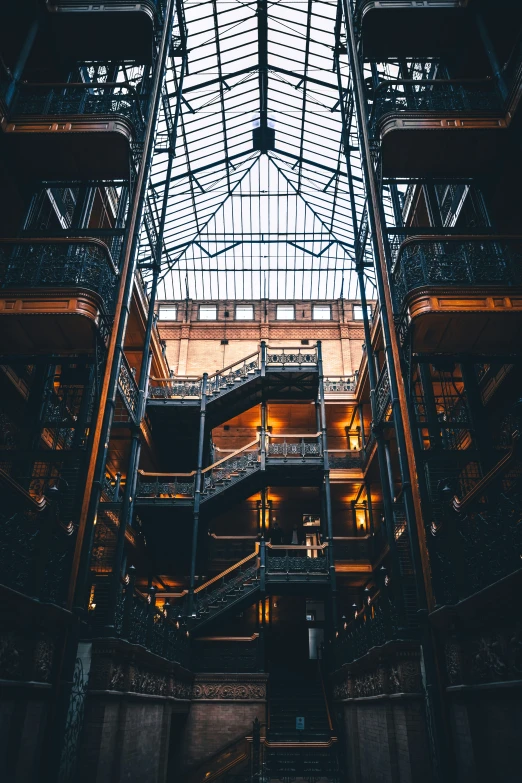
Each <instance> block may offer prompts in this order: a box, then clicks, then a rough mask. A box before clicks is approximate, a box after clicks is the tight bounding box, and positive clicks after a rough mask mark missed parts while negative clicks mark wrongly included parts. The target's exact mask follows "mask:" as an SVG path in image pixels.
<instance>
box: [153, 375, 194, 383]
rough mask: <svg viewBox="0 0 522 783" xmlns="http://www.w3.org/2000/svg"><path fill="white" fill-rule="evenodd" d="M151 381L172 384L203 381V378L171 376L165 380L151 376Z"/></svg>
mask: <svg viewBox="0 0 522 783" xmlns="http://www.w3.org/2000/svg"><path fill="white" fill-rule="evenodd" d="M150 379H151V381H170V383H172V382H173V381H201V380H202V379H201V377H200V376H199V377H198V376H197V375H169V376H167V377H165V378H162V377H160V376H156V375H151V376H150Z"/></svg>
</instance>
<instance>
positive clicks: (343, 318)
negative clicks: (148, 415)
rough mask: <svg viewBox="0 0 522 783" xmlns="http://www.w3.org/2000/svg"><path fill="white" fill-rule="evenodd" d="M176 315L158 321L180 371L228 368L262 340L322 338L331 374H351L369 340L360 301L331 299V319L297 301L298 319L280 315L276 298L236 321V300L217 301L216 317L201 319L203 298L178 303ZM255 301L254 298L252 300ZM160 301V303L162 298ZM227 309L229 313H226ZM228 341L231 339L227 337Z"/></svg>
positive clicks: (280, 342) (286, 342)
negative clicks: (357, 310)
mask: <svg viewBox="0 0 522 783" xmlns="http://www.w3.org/2000/svg"><path fill="white" fill-rule="evenodd" d="M169 304H176V305H177V318H176V319H175V320H172V321H163V320H160V321H159V322H158V327H159V333H160V337H161V339H162V340H165V342H166V355H167V360H168V362H169V366H170V369H171V370H172V371H174V373H175V374H176V375H189V376H190V375H197V376H199V375H201V374H202V373H203V372H209V373H212V372H215V371H216V370H220V369H222V368H223V367H227V366H228V365H229V364H232V363H233V362H235V361H238V360H239V359H242V358H244V357H245V356H248V355H249V354H251V353H253V352H255V351H257V350H258V347H259V343H260V341H261V340H266V341H267V343H269V344H270V345H272V346H274V347H278V346H291V347H294V346H295V347H299V346H301V340H309V341H310V344H313V343H315V341H316V340H321V341H322V344H323V359H324V370H325V374H326V375H351V374H352V373H353V372H355V370H357V369H358V368H359V365H360V362H361V357H362V344H363V342H364V335H363V328H362V323H361V321H359V320H354V317H353V314H354V310H353V308H354V305H357V304H358V302H357V301H355V300H354V301H341V300H338V301H331V302H328V303H327V304H329V305H330V308H331V320H329V321H316V320H315V321H314V320H313V317H312V303H311V302H300V301H295V302H292V304H294V306H295V320H292V321H280V320H277V319H276V303H275V302H267V303H265V302H259V301H256V302H254V303H253V305H254V320H252V321H236V320H235V303H234V302H224V301H220V302H215V303H213V304H216V305H217V318H216V320H215V321H200V320H199V306H200V304H204V303H202V302H194V301H190V302H189V303H188V305H187V303H185V302H173V303H169ZM249 304H252V303H249ZM160 305H161V303H160ZM225 312H227V313H228V316H226V317H225ZM224 340H227V341H228V343H227V344H222V341H224Z"/></svg>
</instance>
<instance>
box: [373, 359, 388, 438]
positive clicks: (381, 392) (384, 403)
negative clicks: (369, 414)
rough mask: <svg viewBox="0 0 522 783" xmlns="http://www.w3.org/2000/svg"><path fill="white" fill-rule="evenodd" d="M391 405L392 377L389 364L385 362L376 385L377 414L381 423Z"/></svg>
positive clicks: (377, 418)
mask: <svg viewBox="0 0 522 783" xmlns="http://www.w3.org/2000/svg"><path fill="white" fill-rule="evenodd" d="M389 405H390V377H389V375H388V365H387V364H384V365H383V368H382V370H381V374H380V376H379V380H378V381H377V386H376V387H375V416H376V421H377V423H378V424H380V423H381V422H382V420H383V418H384V416H385V414H386V412H387V410H388V408H389Z"/></svg>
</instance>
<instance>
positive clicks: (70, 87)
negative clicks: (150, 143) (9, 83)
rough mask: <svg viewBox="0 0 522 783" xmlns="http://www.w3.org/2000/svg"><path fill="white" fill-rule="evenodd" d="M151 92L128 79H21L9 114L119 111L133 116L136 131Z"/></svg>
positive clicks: (61, 114)
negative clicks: (34, 81) (37, 81)
mask: <svg viewBox="0 0 522 783" xmlns="http://www.w3.org/2000/svg"><path fill="white" fill-rule="evenodd" d="M148 99H149V96H148V95H145V94H140V93H138V92H137V91H136V89H135V88H134V87H133V86H132V85H131V84H127V83H125V82H65V83H41V84H27V83H22V84H20V86H19V87H18V91H17V93H16V95H15V98H14V100H13V103H12V104H11V107H10V116H12V117H25V116H34V115H37V116H44V117H47V116H64V115H99V114H111V115H114V114H117V115H119V116H122V117H125V118H126V119H128V120H130V121H131V122H132V124H133V126H134V129H135V130H136V132H137V133H141V132H142V131H143V129H144V127H145V115H146V113H147V102H148Z"/></svg>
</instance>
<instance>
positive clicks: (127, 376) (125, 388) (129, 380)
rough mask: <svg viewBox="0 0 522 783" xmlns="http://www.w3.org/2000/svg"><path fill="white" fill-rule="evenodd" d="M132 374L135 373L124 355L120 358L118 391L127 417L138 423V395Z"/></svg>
mask: <svg viewBox="0 0 522 783" xmlns="http://www.w3.org/2000/svg"><path fill="white" fill-rule="evenodd" d="M134 374H135V371H134V370H133V369H132V368H131V367H130V366H129V363H128V361H127V357H126V356H125V354H124V355H123V356H122V360H121V363H120V372H119V375H118V391H119V392H120V394H121V397H122V399H123V402H124V404H125V407H126V408H127V410H128V412H129V415H130V416H131V417H132V418H133V419H134V421H135V422H138V419H139V414H140V411H139V407H140V406H139V402H140V393H139V389H138V384H137V383H136V379H135V377H134Z"/></svg>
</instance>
